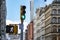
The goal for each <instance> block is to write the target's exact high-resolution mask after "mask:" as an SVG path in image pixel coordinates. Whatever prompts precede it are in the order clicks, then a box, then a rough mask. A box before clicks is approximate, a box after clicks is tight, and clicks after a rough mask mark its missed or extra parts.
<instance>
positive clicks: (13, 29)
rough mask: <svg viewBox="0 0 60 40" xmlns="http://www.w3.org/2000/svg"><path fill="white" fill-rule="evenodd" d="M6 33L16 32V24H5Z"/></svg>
mask: <svg viewBox="0 0 60 40" xmlns="http://www.w3.org/2000/svg"><path fill="white" fill-rule="evenodd" d="M6 33H9V34H18V25H16V24H12V25H6Z"/></svg>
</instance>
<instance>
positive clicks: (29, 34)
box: [26, 21, 33, 40]
mask: <svg viewBox="0 0 60 40" xmlns="http://www.w3.org/2000/svg"><path fill="white" fill-rule="evenodd" d="M26 34H27V35H26V40H33V21H31V22H30V23H29V24H28V26H27V32H26Z"/></svg>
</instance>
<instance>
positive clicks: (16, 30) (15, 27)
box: [13, 24, 18, 34]
mask: <svg viewBox="0 0 60 40" xmlns="http://www.w3.org/2000/svg"><path fill="white" fill-rule="evenodd" d="M17 33H18V25H17V24H14V33H13V34H17Z"/></svg>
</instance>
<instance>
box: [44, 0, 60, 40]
mask: <svg viewBox="0 0 60 40" xmlns="http://www.w3.org/2000/svg"><path fill="white" fill-rule="evenodd" d="M44 13H45V35H44V36H45V40H60V0H55V1H53V3H52V4H50V5H49V6H46V7H45V12H44Z"/></svg>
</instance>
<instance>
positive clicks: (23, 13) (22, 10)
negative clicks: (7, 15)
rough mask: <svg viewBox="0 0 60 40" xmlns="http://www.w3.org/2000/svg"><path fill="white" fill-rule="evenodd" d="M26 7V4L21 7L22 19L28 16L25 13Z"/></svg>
mask: <svg viewBox="0 0 60 40" xmlns="http://www.w3.org/2000/svg"><path fill="white" fill-rule="evenodd" d="M25 9H26V6H21V9H20V19H21V20H22V21H23V20H25V18H26V16H25V13H26V11H25Z"/></svg>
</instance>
